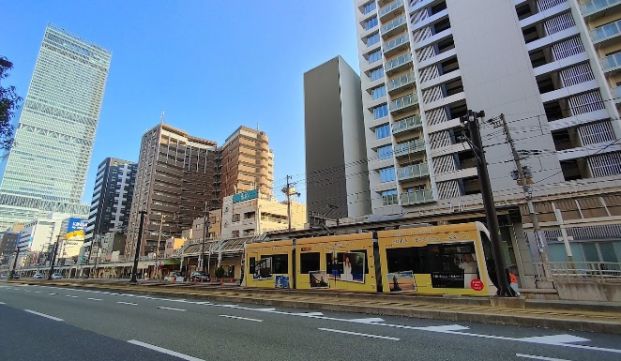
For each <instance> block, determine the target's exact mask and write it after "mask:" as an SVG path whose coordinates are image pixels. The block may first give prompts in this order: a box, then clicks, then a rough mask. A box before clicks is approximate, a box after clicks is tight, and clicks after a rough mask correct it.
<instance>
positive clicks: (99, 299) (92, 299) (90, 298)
mask: <svg viewBox="0 0 621 361" xmlns="http://www.w3.org/2000/svg"><path fill="white" fill-rule="evenodd" d="M86 299H87V300H91V301H103V300H102V299H101V298H93V297H87V298H86Z"/></svg>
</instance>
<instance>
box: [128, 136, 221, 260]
mask: <svg viewBox="0 0 621 361" xmlns="http://www.w3.org/2000/svg"><path fill="white" fill-rule="evenodd" d="M215 161H216V143H215V142H213V141H211V140H207V139H202V138H198V137H195V136H192V135H190V134H188V133H186V132H184V131H182V130H180V129H177V128H174V127H172V126H170V125H167V124H158V125H157V126H155V127H154V128H153V129H151V130H149V131H147V132H146V133H145V134H144V135H143V136H142V142H141V145H140V160H139V162H138V172H137V175H136V184H135V187H134V197H133V200H132V206H131V212H130V218H129V224H128V232H127V244H126V251H125V254H127V255H133V254H135V249H136V243H135V242H136V241H137V239H138V228H139V223H140V214H139V212H140V211H146V212H147V213H146V215H145V223H144V229H143V234H142V241H141V246H140V249H141V251H140V254H141V255H145V254H147V253H150V252H156V253H157V252H158V243H159V252H160V254H163V251H164V247H165V243H166V242H165V241H166V239H167V238H169V237H177V236H180V235H181V230H182V229H187V228H190V227H191V226H192V221H193V220H194V219H196V218H198V217H200V216H201V215H202V214H203V211H204V209H205V206H207V207H208V208H211V209H216V208H220V202H221V201H220V196H219V193H220V192H219V187H217V184H216V183H215V182H214V179H216V177H215V173H216V162H215Z"/></svg>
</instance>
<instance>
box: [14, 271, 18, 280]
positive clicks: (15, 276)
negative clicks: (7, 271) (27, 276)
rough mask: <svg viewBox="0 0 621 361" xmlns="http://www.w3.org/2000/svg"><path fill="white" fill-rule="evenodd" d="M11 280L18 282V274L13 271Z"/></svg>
mask: <svg viewBox="0 0 621 361" xmlns="http://www.w3.org/2000/svg"><path fill="white" fill-rule="evenodd" d="M13 279H14V280H18V279H19V273H17V272H15V271H13Z"/></svg>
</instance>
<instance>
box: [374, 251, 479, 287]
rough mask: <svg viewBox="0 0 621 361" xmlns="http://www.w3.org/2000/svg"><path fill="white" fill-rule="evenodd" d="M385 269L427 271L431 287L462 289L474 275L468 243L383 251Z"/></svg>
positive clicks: (474, 267)
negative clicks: (386, 264) (385, 260)
mask: <svg viewBox="0 0 621 361" xmlns="http://www.w3.org/2000/svg"><path fill="white" fill-rule="evenodd" d="M386 255H387V258H388V272H389V273H393V272H406V271H412V272H413V273H415V274H430V275H431V278H432V285H433V287H439V288H463V287H468V285H469V282H470V280H472V279H474V278H476V277H478V267H477V262H476V254H475V251H474V245H473V244H472V243H459V244H437V245H428V246H425V247H411V248H394V249H388V250H386Z"/></svg>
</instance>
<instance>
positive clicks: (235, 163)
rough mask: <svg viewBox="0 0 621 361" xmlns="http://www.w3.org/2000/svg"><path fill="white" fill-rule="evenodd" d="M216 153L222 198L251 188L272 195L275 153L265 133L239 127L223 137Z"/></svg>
mask: <svg viewBox="0 0 621 361" xmlns="http://www.w3.org/2000/svg"><path fill="white" fill-rule="evenodd" d="M219 153H220V165H221V168H220V171H221V175H220V182H221V183H220V193H221V196H222V197H226V196H230V195H233V194H235V193H238V192H245V191H249V190H252V189H259V191H260V192H261V193H262V194H265V195H270V196H271V195H272V182H273V180H274V155H273V154H272V150H271V149H270V148H269V140H268V137H267V134H265V132H262V131H259V130H255V129H251V128H248V127H244V126H241V127H239V128H238V129H237V130H236V131H235V132H233V134H231V135H230V136H229V137H228V138H227V139H226V141H225V142H224V145H223V146H222V147H221V148H220V149H219Z"/></svg>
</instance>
